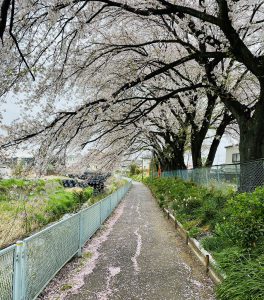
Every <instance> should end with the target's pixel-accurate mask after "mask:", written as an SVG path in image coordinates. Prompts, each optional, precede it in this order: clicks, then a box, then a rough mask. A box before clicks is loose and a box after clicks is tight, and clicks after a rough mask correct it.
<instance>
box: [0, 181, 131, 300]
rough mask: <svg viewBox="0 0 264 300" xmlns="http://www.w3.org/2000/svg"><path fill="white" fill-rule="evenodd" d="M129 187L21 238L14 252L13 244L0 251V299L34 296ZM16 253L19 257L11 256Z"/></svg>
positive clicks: (95, 228) (111, 209)
mask: <svg viewBox="0 0 264 300" xmlns="http://www.w3.org/2000/svg"><path fill="white" fill-rule="evenodd" d="M130 186H131V181H129V182H128V183H127V184H126V185H125V186H124V187H122V188H120V189H119V192H114V193H113V194H112V195H109V196H108V197H107V198H105V199H103V200H101V201H99V202H98V203H96V204H94V205H92V206H90V207H88V208H86V209H84V210H82V211H80V212H79V213H77V214H74V215H72V216H70V217H68V218H67V219H64V220H62V221H60V222H57V223H55V224H53V225H51V226H49V227H47V228H46V229H44V230H42V231H40V232H38V233H36V234H34V235H32V236H31V237H29V238H27V239H25V240H24V241H22V242H21V243H20V245H22V249H21V250H22V251H21V252H20V251H19V252H16V249H18V248H17V247H18V246H16V245H13V246H10V247H8V248H6V249H4V250H0V300H33V299H35V298H36V297H37V296H38V295H39V294H40V293H41V291H42V290H43V289H44V287H45V286H46V285H47V283H48V282H49V281H50V280H51V279H52V278H53V277H54V276H55V274H56V273H57V272H58V271H59V270H60V269H61V268H62V267H63V266H64V265H65V264H66V263H67V262H68V261H69V260H70V259H71V258H72V257H73V256H74V255H76V254H77V253H79V252H80V250H81V247H82V246H83V245H84V244H85V242H86V241H87V240H89V238H90V237H91V236H92V235H93V234H94V233H95V231H96V230H97V229H99V228H100V226H101V224H102V223H103V222H104V221H105V219H106V218H107V217H108V216H109V215H110V214H111V212H112V211H113V209H114V208H115V207H116V205H117V204H118V203H119V202H120V201H121V199H122V197H123V196H124V195H125V194H126V192H127V191H128V190H129V188H130ZM19 247H21V246H19ZM18 253H21V254H20V255H21V256H20V257H19V259H15V257H16V256H17V255H18ZM17 270H18V271H17ZM14 291H15V293H14Z"/></svg>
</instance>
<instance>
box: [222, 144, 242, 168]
mask: <svg viewBox="0 0 264 300" xmlns="http://www.w3.org/2000/svg"><path fill="white" fill-rule="evenodd" d="M225 148H226V160H225V163H226V164H234V163H237V162H239V161H240V154H239V146H238V145H231V146H227V147H225Z"/></svg>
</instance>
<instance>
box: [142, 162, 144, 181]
mask: <svg viewBox="0 0 264 300" xmlns="http://www.w3.org/2000/svg"><path fill="white" fill-rule="evenodd" d="M143 172H144V170H143V158H142V181H143V178H144V174H143Z"/></svg>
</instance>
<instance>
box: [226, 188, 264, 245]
mask: <svg viewBox="0 0 264 300" xmlns="http://www.w3.org/2000/svg"><path fill="white" fill-rule="evenodd" d="M227 213H228V219H227V221H226V222H227V223H230V226H231V224H232V227H233V228H234V230H235V236H236V242H237V243H239V244H241V245H242V247H245V248H249V249H252V248H255V247H256V245H257V243H258V241H259V240H260V239H261V238H262V237H264V188H263V187H260V188H257V189H256V190H255V191H254V192H252V193H242V194H238V195H236V196H235V197H232V198H231V199H229V200H228V203H227Z"/></svg>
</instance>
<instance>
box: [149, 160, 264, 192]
mask: <svg viewBox="0 0 264 300" xmlns="http://www.w3.org/2000/svg"><path fill="white" fill-rule="evenodd" d="M153 176H158V173H157V172H154V173H153ZM161 177H180V178H182V179H184V180H191V181H193V182H196V183H198V184H201V185H206V186H210V185H214V186H217V187H226V185H231V186H233V187H235V188H236V189H237V190H239V191H247V192H250V191H253V190H254V189H255V188H256V187H258V186H263V185H264V159H259V160H255V161H250V162H246V163H236V164H223V165H215V166H212V167H204V168H195V169H187V170H173V171H164V172H161Z"/></svg>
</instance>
